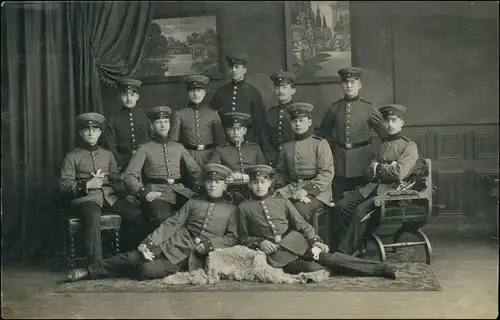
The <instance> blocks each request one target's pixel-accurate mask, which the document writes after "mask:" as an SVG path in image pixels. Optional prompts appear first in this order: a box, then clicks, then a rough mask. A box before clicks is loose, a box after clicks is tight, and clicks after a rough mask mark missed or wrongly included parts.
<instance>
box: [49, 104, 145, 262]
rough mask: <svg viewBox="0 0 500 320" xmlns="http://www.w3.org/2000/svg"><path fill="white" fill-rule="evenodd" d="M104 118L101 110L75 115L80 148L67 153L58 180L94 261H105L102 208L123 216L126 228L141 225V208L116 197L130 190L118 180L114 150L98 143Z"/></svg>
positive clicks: (89, 256)
mask: <svg viewBox="0 0 500 320" xmlns="http://www.w3.org/2000/svg"><path fill="white" fill-rule="evenodd" d="M104 121H105V119H104V116H103V115H101V114H99V113H83V114H80V115H79V116H78V117H76V127H77V129H78V133H79V136H80V138H81V139H79V141H78V143H77V145H78V146H79V147H78V148H76V149H75V150H73V151H71V152H69V153H68V154H67V155H66V156H65V158H64V160H63V163H62V167H61V177H60V181H59V186H60V189H61V193H62V195H63V197H64V198H66V199H69V200H70V206H71V208H69V209H70V210H69V211H70V212H74V213H75V214H76V216H78V217H79V218H80V219H82V221H83V224H84V228H85V242H86V249H87V255H88V258H89V261H91V262H93V263H99V262H100V261H101V260H102V243H101V224H100V219H101V214H102V212H103V208H106V212H110V213H111V212H112V213H116V214H119V215H121V216H122V218H123V221H124V223H125V225H126V226H127V227H132V226H133V227H134V228H139V225H140V224H141V210H140V209H139V208H137V207H135V206H134V205H133V204H131V203H129V202H127V201H126V200H125V199H118V197H117V194H119V195H120V196H126V194H127V190H126V187H125V185H124V184H123V182H122V181H120V180H119V176H120V173H119V170H118V165H117V163H116V161H115V158H114V156H113V153H112V152H111V151H109V150H106V149H104V148H101V147H99V145H98V141H99V137H100V136H101V134H102V127H103V124H104ZM138 241H139V240H138Z"/></svg>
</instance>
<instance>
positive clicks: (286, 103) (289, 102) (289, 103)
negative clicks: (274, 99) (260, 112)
mask: <svg viewBox="0 0 500 320" xmlns="http://www.w3.org/2000/svg"><path fill="white" fill-rule="evenodd" d="M293 102H294V101H293V99H292V100H290V101H288V102H285V103H283V104H281V103H279V102H278V107H280V108H283V109H284V108H285V107H286V106H288V105H291V104H292V103H293Z"/></svg>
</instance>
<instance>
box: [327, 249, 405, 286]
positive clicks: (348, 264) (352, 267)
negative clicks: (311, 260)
mask: <svg viewBox="0 0 500 320" xmlns="http://www.w3.org/2000/svg"><path fill="white" fill-rule="evenodd" d="M318 262H319V264H321V265H323V266H325V267H327V268H328V269H330V270H332V271H333V272H334V273H337V274H349V275H356V276H368V277H383V278H388V279H393V280H394V279H396V268H395V267H393V266H389V265H387V264H385V263H381V262H377V261H370V260H363V259H359V258H355V257H353V256H350V255H347V254H343V253H340V252H335V253H324V254H321V255H320V256H319V260H318Z"/></svg>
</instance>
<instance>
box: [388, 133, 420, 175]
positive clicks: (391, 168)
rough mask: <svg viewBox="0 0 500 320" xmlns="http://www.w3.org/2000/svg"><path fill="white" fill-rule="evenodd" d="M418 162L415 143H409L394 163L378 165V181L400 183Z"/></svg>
mask: <svg viewBox="0 0 500 320" xmlns="http://www.w3.org/2000/svg"><path fill="white" fill-rule="evenodd" d="M417 160H418V150H417V145H416V144H415V142H410V143H409V144H408V145H407V146H406V147H405V148H404V150H403V154H402V155H401V156H400V157H399V158H398V160H397V161H396V163H395V164H394V165H393V164H387V163H381V164H379V168H380V180H381V181H382V182H384V181H402V180H404V179H405V178H406V177H408V175H409V174H410V173H411V170H412V169H413V167H414V166H415V164H416V163H417Z"/></svg>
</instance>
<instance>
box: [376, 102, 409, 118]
mask: <svg viewBox="0 0 500 320" xmlns="http://www.w3.org/2000/svg"><path fill="white" fill-rule="evenodd" d="M406 110H407V108H406V107H405V106H403V105H400V104H386V105H383V106H380V108H379V111H380V113H382V116H383V117H384V118H389V116H395V117H401V116H402V115H403V114H405V113H406Z"/></svg>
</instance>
